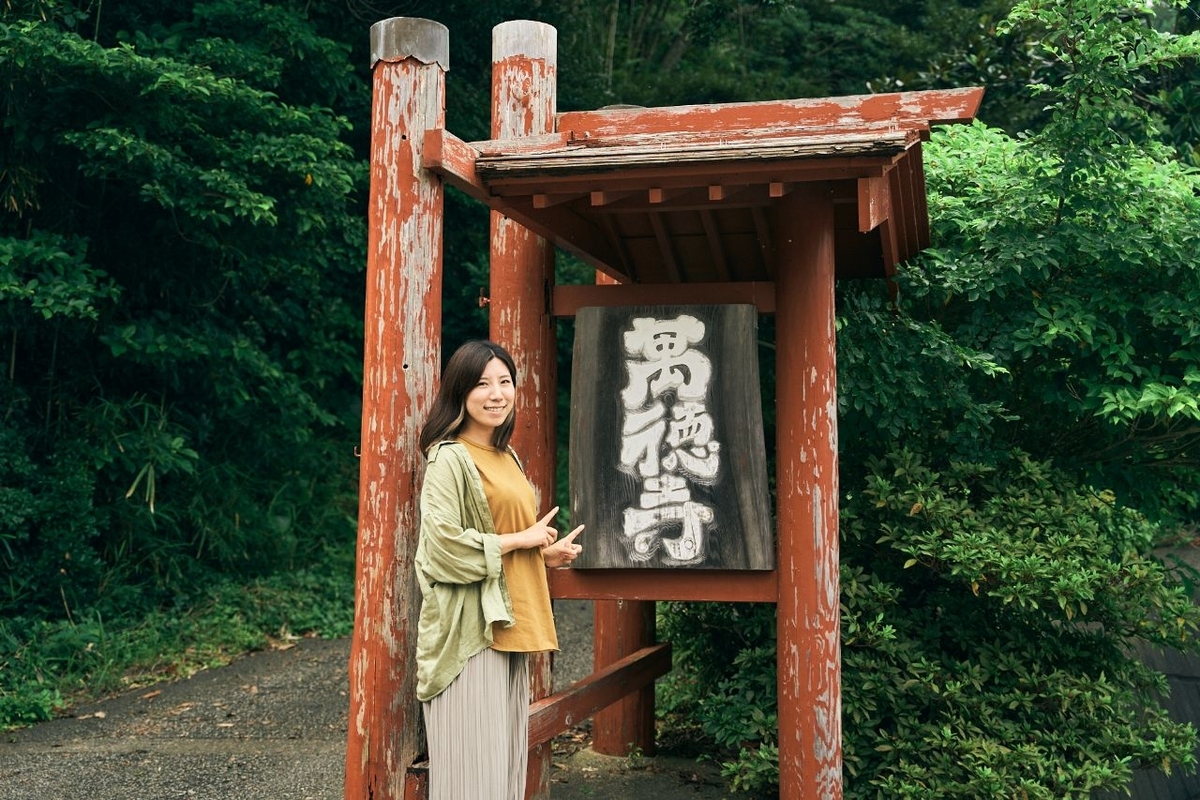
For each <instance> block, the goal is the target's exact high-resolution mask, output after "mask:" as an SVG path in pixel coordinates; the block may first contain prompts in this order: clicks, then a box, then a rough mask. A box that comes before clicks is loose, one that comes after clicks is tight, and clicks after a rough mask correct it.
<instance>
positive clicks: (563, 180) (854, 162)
mask: <svg viewBox="0 0 1200 800" xmlns="http://www.w3.org/2000/svg"><path fill="white" fill-rule="evenodd" d="M894 163H895V157H894V156H887V157H879V158H876V157H869V158H868V157H861V158H821V159H812V160H809V161H795V162H789V163H786V164H780V163H770V162H764V163H761V164H756V163H732V164H731V163H723V164H709V165H694V164H693V165H689V164H679V165H675V166H660V167H640V168H638V169H629V170H619V171H616V172H612V173H604V174H579V175H550V174H544V173H538V172H537V171H536V170H535V171H533V172H531V174H529V175H522V176H516V175H503V176H500V175H491V176H488V178H487V188H488V191H490V192H491V193H492V194H494V195H497V196H499V197H512V196H518V197H519V196H529V195H532V194H536V193H538V192H581V193H585V192H593V191H597V190H602V191H630V190H632V191H642V192H645V191H646V187H647V185H653V186H656V187H658V188H660V189H662V190H663V191H664V200H663V202H665V201H666V199H667V196H666V194H665V192H666V190H668V189H676V190H678V189H694V188H697V187H701V188H703V189H704V190H705V192H704V194H705V196H707V190H708V186H709V185H710V184H712V183H725V184H729V185H732V184H742V185H750V184H767V183H769V182H770V181H784V182H786V183H806V182H813V181H838V180H856V179H858V178H862V177H868V176H871V175H883V174H884V173H885V172H887V171H888V170H890V169H891V168H892V166H893V165H894ZM764 191H765V190H764Z"/></svg>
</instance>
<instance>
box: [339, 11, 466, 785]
mask: <svg viewBox="0 0 1200 800" xmlns="http://www.w3.org/2000/svg"><path fill="white" fill-rule="evenodd" d="M420 22H425V21H420ZM438 27H440V26H438ZM423 29H424V30H427V31H428V30H434V31H436V30H437V28H429V27H425V28H423ZM441 30H442V31H444V28H442V29H441ZM433 46H434V47H435V49H436V47H437V46H438V44H437V43H436V42H435V43H434V45H433ZM444 87H445V78H444V73H443V70H442V68H441V66H439V64H438V63H437V62H436V61H435V62H433V63H428V64H427V63H423V62H422V60H421V59H419V58H408V59H395V60H382V61H380V62H379V63H378V64H377V65H376V67H375V71H374V86H373V92H374V94H373V103H372V142H371V196H370V198H369V202H368V217H369V236H368V248H367V259H368V263H367V285H366V289H367V296H366V305H365V319H366V324H365V325H364V334H365V341H364V363H363V425H362V442H361V444H360V452H361V454H362V461H361V463H360V497H359V540H358V556H357V560H358V563H357V580H356V591H355V612H356V615H355V631H354V639H353V642H352V646H351V658H350V721H351V724H350V726H349V732H348V736H347V755H346V797H347V798H364V797H371V798H374V800H399V799H400V798H402V797H403V793H404V783H405V774H406V772H407V768H408V766H409V765H410V764H411V763H412V761H413V759H414V758H415V757H416V755H417V754H418V749H419V744H420V742H419V740H418V732H419V725H418V715H419V706H418V704H417V702H416V697H415V683H416V676H415V674H414V673H413V670H412V669H411V666H410V664H409V659H410V657H411V653H412V652H413V649H414V645H415V641H414V636H415V627H414V626H412V625H410V624H409V623H410V619H411V618H412V617H413V616H414V615H415V613H416V610H417V607H418V600H417V595H416V591H415V586H414V583H413V581H412V577H411V569H412V559H413V554H414V550H415V545H416V519H417V516H416V492H417V483H418V475H419V470H420V463H419V455H418V447H417V436H418V434H419V428H418V425H419V422H420V420H422V419H423V418H424V416H425V414H426V412H427V409H428V406H429V404H430V403H431V402H432V398H433V389H434V385H435V382H436V378H437V372H438V369H439V362H440V330H441V270H442V261H441V237H442V201H443V198H442V187H441V183H440V181H439V180H438V179H436V178H435V177H434V176H433V175H432V174H430V173H427V172H425V171H424V170H422V169H421V167H420V165H421V157H420V155H421V154H420V148H421V147H422V144H423V141H424V136H423V132H424V131H425V130H426V129H429V128H438V127H441V126H442V125H444V97H445V88H444Z"/></svg>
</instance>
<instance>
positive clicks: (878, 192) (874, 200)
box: [858, 177, 892, 233]
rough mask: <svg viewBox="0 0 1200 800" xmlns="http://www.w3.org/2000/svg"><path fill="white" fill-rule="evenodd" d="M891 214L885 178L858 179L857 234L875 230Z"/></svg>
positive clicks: (889, 194) (889, 196) (889, 195)
mask: <svg viewBox="0 0 1200 800" xmlns="http://www.w3.org/2000/svg"><path fill="white" fill-rule="evenodd" d="M891 213H892V203H891V193H890V192H889V190H888V180H887V178H883V177H878V178H874V177H872V178H859V179H858V232H859V233H867V232H868V231H873V230H875V229H876V228H878V227H879V224H880V223H881V222H883V221H884V220H885V219H887V218H888V216H889V215H890V214H891Z"/></svg>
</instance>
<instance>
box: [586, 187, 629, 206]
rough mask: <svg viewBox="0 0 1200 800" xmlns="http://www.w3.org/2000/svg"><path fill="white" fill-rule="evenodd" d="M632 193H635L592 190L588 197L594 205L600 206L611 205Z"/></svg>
mask: <svg viewBox="0 0 1200 800" xmlns="http://www.w3.org/2000/svg"><path fill="white" fill-rule="evenodd" d="M632 194H633V192H632V191H627V192H604V191H596V192H591V193H590V195H589V198H588V199H589V202H590V203H591V204H592V206H593V207H596V208H599V207H602V206H610V205H612V204H613V203H615V202H617V201H618V200H623V199H625V198H626V197H629V196H630V195H632Z"/></svg>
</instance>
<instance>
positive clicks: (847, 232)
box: [423, 88, 983, 283]
mask: <svg viewBox="0 0 1200 800" xmlns="http://www.w3.org/2000/svg"><path fill="white" fill-rule="evenodd" d="M982 97H983V89H982V88H968V89H947V90H935V91H923V92H899V93H892V94H878V95H859V96H852V97H833V98H820V99H808V100H783V101H772V102H759V103H732V104H721V105H699V106H676V107H668V108H630V107H621V108H608V109H600V110H598V111H576V112H567V113H562V114H559V115H558V117H557V125H556V132H555V133H553V134H549V135H544V136H529V137H522V138H512V139H493V140H489V141H483V142H471V143H466V142H463V141H461V140H459V139H457V138H455V137H454V136H453V135H452V134H451V133H449V132H448V131H446V130H441V129H439V130H431V131H429V132H427V133H426V136H425V142H424V145H425V146H424V153H423V164H424V166H425V167H427V168H429V169H432V170H434V171H436V172H438V173H440V174H441V175H442V176H443V178H444V179H445V180H446V181H447V182H449V183H450V184H451V185H453V186H456V187H457V188H459V189H462V190H464V191H466V192H468V193H469V194H471V195H472V196H474V197H477V198H479V199H480V200H483V201H484V202H485V203H487V204H488V205H489V206H491V207H492V208H494V209H495V210H497V211H500V212H502V213H504V214H505V215H506V216H508V217H510V218H512V219H514V220H516V221H517V222H520V223H521V224H523V225H525V226H526V227H527V228H529V229H530V230H532V231H534V232H535V233H537V234H539V235H541V236H543V237H545V238H546V239H548V240H550V241H552V242H554V243H555V244H556V245H558V246H560V247H562V248H564V249H566V250H568V251H570V252H572V253H574V254H576V255H578V256H579V257H580V258H582V259H584V260H585V261H587V262H589V263H591V264H592V265H594V266H595V267H597V268H598V269H600V270H601V271H603V272H606V273H608V274H609V275H612V276H613V277H615V278H617V279H619V280H620V281H621V282H623V283H713V282H716V283H722V282H730V281H737V282H740V281H772V280H774V278H775V259H774V254H773V250H774V245H773V242H774V241H775V230H776V228H778V227H779V226H784V225H787V224H788V220H786V219H780V218H779V215H778V213H777V210H776V208H775V206H776V203H777V201H778V200H779V199H780V198H782V197H784V196H785V195H787V194H788V193H789V192H791V191H793V190H794V189H795V188H796V186H797V185H799V184H802V183H806V182H814V181H825V182H828V185H829V186H830V188H831V191H832V192H833V200H834V208H835V228H836V230H835V248H836V253H835V259H836V268H837V275H838V277H840V278H853V277H884V276H887V275H890V274H891V273H892V272H893V270H894V269H895V266H896V265H897V264H898V263H900V262H901V261H903V260H905V259H906V258H909V257H910V256H912V255H914V254H915V253H917V252H918V251H919V250H921V249H922V248H924V247H926V246H928V244H929V218H928V213H927V209H926V200H925V173H924V168H923V165H922V161H921V142H922V141H923V140H925V139H928V137H929V128H930V126H931V125H933V124H937V123H954V122H968V121H970V120H971V119H973V118H974V116H975V113H976V111H977V110H978V108H979V103H980V101H981V100H982Z"/></svg>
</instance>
